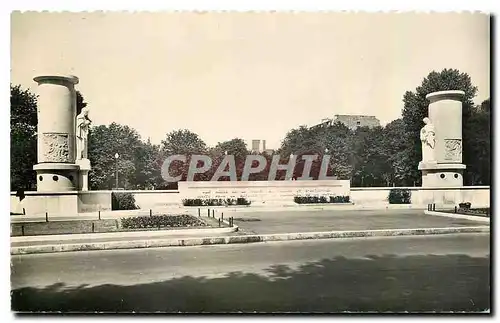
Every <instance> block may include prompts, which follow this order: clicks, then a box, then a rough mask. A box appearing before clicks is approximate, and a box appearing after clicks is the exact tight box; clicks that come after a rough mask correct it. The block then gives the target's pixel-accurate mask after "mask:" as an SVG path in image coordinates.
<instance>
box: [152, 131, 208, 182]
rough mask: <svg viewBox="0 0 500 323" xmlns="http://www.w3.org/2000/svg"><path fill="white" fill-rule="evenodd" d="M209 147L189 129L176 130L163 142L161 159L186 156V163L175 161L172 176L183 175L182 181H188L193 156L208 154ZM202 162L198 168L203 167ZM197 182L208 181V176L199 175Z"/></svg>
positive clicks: (171, 167) (172, 165)
mask: <svg viewBox="0 0 500 323" xmlns="http://www.w3.org/2000/svg"><path fill="white" fill-rule="evenodd" d="M207 152H208V148H207V145H206V144H205V142H204V141H203V140H201V138H200V137H199V136H198V135H197V134H196V133H194V132H191V131H189V130H187V129H181V130H174V131H172V132H169V133H168V134H167V135H166V138H165V140H162V142H161V158H162V159H163V160H165V159H166V158H167V157H168V156H173V155H183V156H186V162H185V163H182V162H179V161H173V162H172V164H171V166H170V169H171V174H172V175H175V176H177V175H182V180H186V179H187V175H188V169H189V163H190V161H191V156H192V155H195V154H196V155H200V154H206V153H207ZM201 164H202V163H201V162H199V163H198V166H199V167H200V166H201ZM194 179H195V180H207V179H209V178H208V177H207V174H197V175H196V176H195V178H194Z"/></svg>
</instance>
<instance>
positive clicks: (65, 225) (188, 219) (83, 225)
mask: <svg viewBox="0 0 500 323" xmlns="http://www.w3.org/2000/svg"><path fill="white" fill-rule="evenodd" d="M130 219H135V220H130ZM218 226H219V221H218V220H217V219H215V218H208V217H195V216H192V215H188V214H181V215H165V214H163V215H154V216H152V217H150V216H140V217H135V218H126V219H116V220H115V219H101V220H73V221H49V222H26V223H11V225H10V228H11V234H10V235H11V237H15V236H36V235H53V234H82V233H104V232H130V231H158V230H180V229H207V228H213V227H218ZM226 226H227V225H226V224H224V223H223V222H221V227H226Z"/></svg>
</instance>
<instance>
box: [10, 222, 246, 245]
mask: <svg viewBox="0 0 500 323" xmlns="http://www.w3.org/2000/svg"><path fill="white" fill-rule="evenodd" d="M224 223H225V224H227V225H229V223H228V222H226V221H224ZM236 231H238V226H237V225H234V226H233V227H226V228H211V229H180V230H158V231H122V232H102V233H81V234H78V233H76V234H54V235H52V234H51V235H38V236H14V237H10V241H11V242H40V241H54V240H78V239H102V238H113V237H118V238H127V237H130V238H134V237H141V238H142V239H145V238H146V239H147V238H149V237H157V236H173V235H191V234H192V235H194V236H197V235H200V234H204V235H206V234H221V233H231V232H236Z"/></svg>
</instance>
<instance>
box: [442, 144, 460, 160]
mask: <svg viewBox="0 0 500 323" xmlns="http://www.w3.org/2000/svg"><path fill="white" fill-rule="evenodd" d="M444 159H445V160H446V161H451V162H459V163H460V162H462V140H461V139H445V140H444Z"/></svg>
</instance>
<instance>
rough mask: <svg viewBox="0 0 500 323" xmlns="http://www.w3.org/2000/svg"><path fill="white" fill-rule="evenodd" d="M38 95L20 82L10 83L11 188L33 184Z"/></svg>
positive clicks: (27, 188)
mask: <svg viewBox="0 0 500 323" xmlns="http://www.w3.org/2000/svg"><path fill="white" fill-rule="evenodd" d="M37 124H38V123H37V97H36V95H35V94H33V93H31V92H30V91H29V90H24V89H22V88H21V86H20V85H16V86H13V85H11V86H10V188H11V190H17V189H24V190H29V189H33V188H35V186H36V178H35V171H34V170H33V165H35V164H36V160H37V157H36V156H37V139H36V138H37V136H36V127H37Z"/></svg>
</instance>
